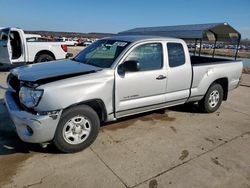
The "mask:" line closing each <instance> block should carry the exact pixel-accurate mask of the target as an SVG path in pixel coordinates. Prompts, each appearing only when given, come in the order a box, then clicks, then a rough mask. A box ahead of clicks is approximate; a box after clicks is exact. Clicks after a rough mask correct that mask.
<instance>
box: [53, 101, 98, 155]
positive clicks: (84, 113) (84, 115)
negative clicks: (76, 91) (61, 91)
mask: <svg viewBox="0 0 250 188" xmlns="http://www.w3.org/2000/svg"><path fill="white" fill-rule="evenodd" d="M99 127H100V121H99V117H98V115H97V114H96V112H95V111H94V110H93V109H92V108H91V107H89V106H86V105H81V106H77V107H74V108H71V109H68V110H67V111H65V112H64V113H63V114H62V117H61V119H60V121H59V124H58V126H57V130H56V133H55V137H54V144H55V146H56V147H57V148H58V149H59V150H60V151H62V152H65V153H72V152H78V151H81V150H83V149H85V148H86V147H88V146H89V145H90V144H92V142H94V140H95V139H96V137H97V135H98V132H99Z"/></svg>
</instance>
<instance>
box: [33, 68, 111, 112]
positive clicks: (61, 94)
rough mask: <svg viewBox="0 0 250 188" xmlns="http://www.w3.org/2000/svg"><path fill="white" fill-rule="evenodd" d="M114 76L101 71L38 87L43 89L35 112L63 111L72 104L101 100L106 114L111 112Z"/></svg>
mask: <svg viewBox="0 0 250 188" xmlns="http://www.w3.org/2000/svg"><path fill="white" fill-rule="evenodd" d="M113 84H114V74H113V71H112V70H103V71H99V72H96V73H92V74H87V75H82V76H77V77H73V78H67V79H65V80H59V81H55V82H51V83H48V84H45V85H42V86H40V87H39V89H44V95H43V96H42V98H41V101H40V102H39V104H38V106H37V107H36V108H35V110H36V111H53V110H58V109H65V108H67V107H69V106H71V105H73V104H77V103H81V102H83V101H88V100H92V99H101V100H102V101H103V102H104V104H105V106H106V108H107V112H108V113H109V112H112V97H113Z"/></svg>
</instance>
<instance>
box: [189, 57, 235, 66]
mask: <svg viewBox="0 0 250 188" xmlns="http://www.w3.org/2000/svg"><path fill="white" fill-rule="evenodd" d="M190 59H191V64H192V65H194V64H204V63H216V62H232V61H233V60H232V59H225V58H213V57H204V56H190Z"/></svg>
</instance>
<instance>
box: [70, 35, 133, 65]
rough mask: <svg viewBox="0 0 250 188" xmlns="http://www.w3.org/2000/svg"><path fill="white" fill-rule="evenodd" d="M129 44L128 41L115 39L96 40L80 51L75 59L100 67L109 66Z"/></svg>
mask: <svg viewBox="0 0 250 188" xmlns="http://www.w3.org/2000/svg"><path fill="white" fill-rule="evenodd" d="M128 45H129V42H125V41H117V40H105V39H104V40H98V41H96V42H94V43H93V44H92V45H90V46H89V47H87V48H86V49H85V50H83V51H82V52H80V53H79V54H78V55H77V56H76V57H75V58H74V60H75V61H78V62H82V63H86V64H90V65H93V66H96V67H101V68H110V67H111V65H112V64H113V62H114V61H115V60H116V58H117V57H118V56H119V55H120V54H121V52H122V51H123V50H124V49H125V48H126V47H127V46H128Z"/></svg>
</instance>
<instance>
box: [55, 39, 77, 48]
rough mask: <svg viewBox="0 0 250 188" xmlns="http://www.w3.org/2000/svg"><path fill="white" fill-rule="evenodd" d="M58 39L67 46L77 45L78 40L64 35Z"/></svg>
mask: <svg viewBox="0 0 250 188" xmlns="http://www.w3.org/2000/svg"><path fill="white" fill-rule="evenodd" d="M59 41H61V42H64V43H65V44H66V45H67V46H77V45H78V41H75V40H72V39H69V38H66V37H62V38H60V39H59Z"/></svg>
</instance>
